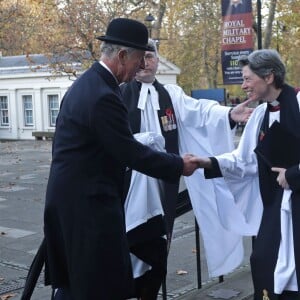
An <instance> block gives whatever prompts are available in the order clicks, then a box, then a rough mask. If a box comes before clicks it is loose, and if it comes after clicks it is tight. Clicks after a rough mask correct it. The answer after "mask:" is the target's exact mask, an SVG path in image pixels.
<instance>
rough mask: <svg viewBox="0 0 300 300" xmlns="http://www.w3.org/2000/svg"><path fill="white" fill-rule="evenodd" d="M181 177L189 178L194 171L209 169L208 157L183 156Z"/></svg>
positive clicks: (209, 161)
mask: <svg viewBox="0 0 300 300" xmlns="http://www.w3.org/2000/svg"><path fill="white" fill-rule="evenodd" d="M182 159H183V172H182V175H183V176H191V175H192V174H193V173H194V172H195V170H196V169H199V168H202V169H203V168H207V169H209V168H211V160H210V158H208V157H199V156H196V155H194V154H185V155H184V156H183V157H182Z"/></svg>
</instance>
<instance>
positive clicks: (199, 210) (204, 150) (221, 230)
mask: <svg viewBox="0 0 300 300" xmlns="http://www.w3.org/2000/svg"><path fill="white" fill-rule="evenodd" d="M164 87H165V88H166V90H167V91H168V93H169V95H170V98H171V101H172V104H173V107H174V112H175V116H176V120H177V126H178V136H179V151H180V154H181V155H183V154H185V153H193V154H195V155H199V156H215V155H218V154H221V153H224V152H229V151H232V150H233V149H234V142H233V131H232V130H231V128H230V124H229V119H228V112H229V109H230V108H229V107H225V106H221V105H219V103H218V102H216V101H212V100H206V99H200V100H197V99H193V98H191V97H189V96H187V95H186V94H185V93H184V91H183V90H182V89H181V88H180V87H179V86H177V85H173V84H168V85H165V86H164ZM184 179H185V183H186V186H187V189H188V192H189V195H190V198H191V202H192V206H193V210H194V213H195V216H196V219H197V222H198V224H199V226H200V228H201V233H202V238H203V242H204V248H205V253H206V259H207V266H208V272H209V276H210V277H216V276H220V275H225V274H227V273H229V272H231V271H233V270H234V269H235V268H236V267H238V266H239V265H240V263H241V262H242V259H243V256H244V252H243V241H242V236H241V234H240V233H238V232H236V228H235V226H234V225H235V223H234V220H233V221H232V218H231V217H234V218H238V219H241V220H244V216H243V215H242V214H241V212H240V211H239V209H238V207H237V204H236V203H234V199H233V197H232V195H231V193H230V192H229V190H228V188H227V186H226V184H225V181H224V179H223V178H218V179H213V180H206V179H205V178H204V175H203V170H200V169H199V170H197V171H196V172H195V173H194V174H193V175H192V176H190V177H184ZM131 188H133V187H131ZM133 194H134V192H133V190H132V193H131V195H133ZM224 207H225V211H223V208H224ZM227 212H230V214H229V216H227V215H226V213H227ZM126 222H127V221H126ZM131 222H133V220H131ZM244 222H245V221H244ZM233 223H234V224H233ZM126 226H129V223H127V224H126ZM131 228H132V227H131ZM248 229H249V230H248V233H249V235H252V234H255V233H256V230H257V228H256V227H255V228H251V226H250V228H248ZM128 230H129V228H127V231H128Z"/></svg>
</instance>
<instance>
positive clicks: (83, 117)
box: [44, 18, 196, 300]
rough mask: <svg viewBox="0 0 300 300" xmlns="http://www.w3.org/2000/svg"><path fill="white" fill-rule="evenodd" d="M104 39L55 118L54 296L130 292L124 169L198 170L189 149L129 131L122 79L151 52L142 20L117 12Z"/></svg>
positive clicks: (49, 213)
mask: <svg viewBox="0 0 300 300" xmlns="http://www.w3.org/2000/svg"><path fill="white" fill-rule="evenodd" d="M99 39H100V40H102V41H104V43H102V45H101V58H100V62H95V63H94V64H93V65H92V66H91V68H90V69H88V70H87V71H86V72H85V73H84V74H83V75H81V77H80V78H79V79H77V81H75V82H74V84H73V85H72V86H71V88H70V89H69V90H68V92H67V93H66V94H65V96H64V98H63V101H62V104H61V108H60V112H59V115H58V118H57V122H56V132H55V137H54V141H53V151H52V152H53V159H52V164H51V170H50V176H49V181H48V186H47V192H46V204H45V214H44V232H45V242H46V284H51V285H52V287H53V288H54V289H58V290H57V292H56V295H55V299H68V300H97V299H99V300H119V299H127V298H129V297H130V296H131V293H132V288H133V278H132V269H131V263H130V256H129V248H128V243H127V238H126V232H125V222H124V212H123V205H122V201H121V197H122V194H123V186H124V182H123V181H124V174H125V170H126V168H132V169H135V170H137V171H139V172H141V173H145V174H147V175H148V176H152V177H156V178H162V179H164V180H167V181H169V182H177V181H178V178H179V177H180V176H181V175H182V174H183V175H185V176H188V175H191V174H192V173H193V171H194V170H195V168H196V167H195V162H193V159H192V157H193V156H192V155H185V156H184V157H183V158H181V157H180V156H178V155H175V154H167V153H163V152H158V151H154V150H152V149H150V148H148V147H146V146H144V145H142V144H141V143H139V142H137V141H136V140H135V139H134V137H133V135H132V133H131V130H130V125H129V122H128V112H127V109H126V107H125V105H124V104H123V102H122V96H121V92H120V89H119V84H120V83H121V82H127V81H130V80H131V79H133V77H134V75H135V74H136V72H137V70H138V69H140V68H144V65H145V64H144V53H145V50H153V49H152V48H149V47H148V46H147V42H148V31H147V28H146V27H145V25H143V24H142V23H140V22H137V21H134V20H130V19H124V18H117V19H114V20H113V21H112V22H111V23H110V24H109V26H108V28H107V31H106V35H105V36H101V37H99Z"/></svg>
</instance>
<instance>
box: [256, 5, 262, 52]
mask: <svg viewBox="0 0 300 300" xmlns="http://www.w3.org/2000/svg"><path fill="white" fill-rule="evenodd" d="M256 6H257V48H258V49H261V48H262V34H261V0H257V2H256Z"/></svg>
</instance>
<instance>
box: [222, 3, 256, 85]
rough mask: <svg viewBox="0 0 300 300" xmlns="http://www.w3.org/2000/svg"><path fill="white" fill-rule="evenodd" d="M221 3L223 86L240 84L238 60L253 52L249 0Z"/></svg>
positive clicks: (240, 74)
mask: <svg viewBox="0 0 300 300" xmlns="http://www.w3.org/2000/svg"><path fill="white" fill-rule="evenodd" d="M221 3H222V42H221V45H222V46H221V56H222V72H223V84H241V83H242V82H243V79H242V72H241V69H240V67H239V65H238V59H239V57H240V56H241V55H249V54H250V53H251V52H252V51H253V29H252V25H253V17H252V3H251V0H221Z"/></svg>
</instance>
